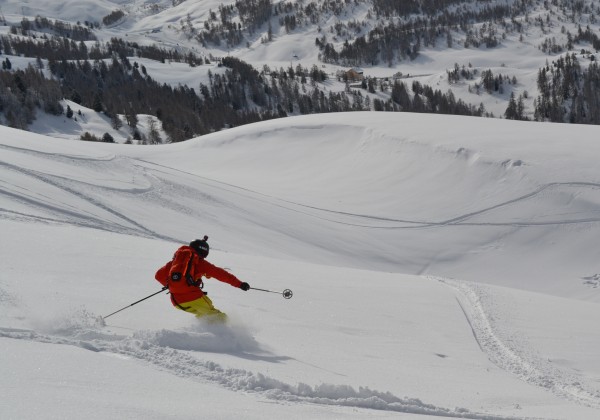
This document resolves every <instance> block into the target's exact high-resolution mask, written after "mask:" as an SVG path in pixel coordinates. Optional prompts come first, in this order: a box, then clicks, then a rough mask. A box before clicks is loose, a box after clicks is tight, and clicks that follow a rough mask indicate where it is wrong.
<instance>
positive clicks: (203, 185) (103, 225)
mask: <svg viewBox="0 0 600 420" xmlns="http://www.w3.org/2000/svg"><path fill="white" fill-rule="evenodd" d="M1 147H2V148H5V149H7V150H10V151H12V152H16V153H27V154H31V155H35V156H36V157H37V158H43V159H47V160H53V161H56V162H60V163H61V164H63V165H64V164H67V165H72V166H75V167H76V169H77V168H79V167H81V166H83V165H85V167H86V168H87V169H90V170H93V171H95V172H97V173H98V174H103V173H110V172H111V171H120V172H123V173H124V174H127V175H126V176H127V177H133V178H134V179H133V181H132V182H129V183H127V184H128V185H127V187H126V188H114V187H109V186H106V185H102V180H101V179H100V181H99V182H98V183H90V182H85V181H82V180H77V179H69V178H65V177H61V176H57V175H50V174H46V173H43V172H42V171H40V170H33V169H26V168H22V167H19V166H17V165H14V164H12V163H9V162H7V161H0V169H2V168H4V170H8V171H14V172H18V173H20V174H21V175H23V176H25V177H30V178H33V179H35V180H36V181H38V182H42V183H45V184H46V185H48V186H51V187H53V188H55V189H58V190H61V191H62V192H63V193H65V194H66V195H70V196H72V197H73V199H74V200H73V202H77V201H79V202H82V203H84V204H85V205H89V206H91V207H92V208H96V209H97V210H98V211H94V212H93V213H92V212H91V211H89V210H88V211H85V210H82V208H79V207H77V206H73V205H71V204H69V203H60V202H57V201H56V199H53V197H47V196H43V195H42V194H40V193H39V192H36V191H23V189H22V187H20V186H19V185H10V184H7V183H6V182H5V181H4V182H0V195H4V196H5V197H8V199H9V200H14V201H18V202H21V203H24V204H26V205H27V206H30V207H32V208H37V209H41V210H42V211H43V212H45V213H46V215H44V216H42V215H34V214H24V213H20V212H15V211H12V210H10V209H3V208H0V214H2V213H3V214H4V217H9V218H30V219H39V220H40V221H43V222H52V221H54V222H58V223H72V224H75V225H80V226H87V227H95V228H98V229H102V230H108V231H113V232H119V233H125V234H132V235H138V236H144V237H155V238H161V239H167V240H172V241H177V239H176V238H173V237H171V236H170V235H168V233H166V232H157V231H155V230H152V229H149V228H148V227H146V226H144V225H143V222H142V221H139V220H137V219H136V218H135V215H133V214H127V213H126V212H125V211H120V210H118V209H116V208H115V207H114V204H113V203H111V200H109V198H110V197H106V194H107V193H110V194H111V195H118V196H120V197H122V198H126V199H128V198H132V199H136V198H137V199H140V200H142V205H143V204H144V203H143V201H147V200H150V201H154V203H155V204H157V205H160V206H163V207H168V208H171V209H172V210H174V211H176V212H177V211H183V212H186V213H188V214H190V213H194V211H195V210H194V209H193V208H190V206H188V207H185V206H184V207H183V208H178V203H176V202H175V201H176V199H175V195H173V194H166V195H164V196H163V195H162V194H163V192H164V191H167V192H168V191H169V190H174V191H176V190H177V189H182V188H184V189H185V192H186V193H188V195H190V196H191V197H195V198H196V199H197V200H199V201H203V200H204V201H211V200H213V201H215V202H220V201H223V200H219V199H218V198H217V197H218V195H217V194H215V193H213V191H216V192H217V193H222V192H226V193H227V195H226V196H225V197H223V198H225V200H224V201H223V202H222V203H221V204H222V205H223V206H227V207H230V208H232V209H234V211H237V212H240V213H243V214H245V213H247V212H248V209H247V208H243V207H240V206H239V204H238V200H237V199H236V197H239V196H243V197H244V198H245V199H247V200H251V201H255V202H259V203H260V204H261V205H262V206H270V207H276V208H279V209H281V210H283V212H292V213H295V214H296V215H299V216H300V217H306V218H309V219H318V220H322V221H324V222H325V223H328V224H332V225H336V224H337V225H346V226H353V227H358V228H366V229H391V230H393V229H429V228H436V227H446V226H507V227H526V226H541V225H565V224H579V223H589V222H598V221H600V214H597V215H596V213H600V212H599V211H597V210H587V211H586V212H585V213H586V214H585V217H580V216H577V215H573V216H572V217H566V218H565V217H563V218H559V217H556V218H555V219H554V220H541V221H535V220H523V221H519V220H508V221H501V220H500V221H498V220H495V221H471V219H473V218H475V217H477V216H485V215H486V214H488V213H491V212H493V211H495V210H500V209H502V208H505V207H508V206H512V205H516V204H518V203H520V202H523V201H525V200H529V199H532V198H535V197H536V196H539V195H541V194H543V193H546V192H550V191H553V192H557V193H560V192H562V191H565V190H566V189H570V188H580V189H581V188H584V189H587V190H591V191H593V193H594V194H595V193H596V192H597V193H599V195H600V184H597V183H591V182H555V183H549V184H546V185H542V186H540V187H538V188H537V189H536V190H535V191H532V192H530V193H528V194H524V195H521V196H519V197H516V198H513V199H510V200H506V201H503V202H500V203H498V204H495V205H492V206H488V207H486V208H482V209H479V210H476V211H473V212H470V213H466V214H462V215H458V216H455V217H452V218H449V219H446V220H438V221H435V220H409V219H401V218H393V217H387V216H378V215H369V214H360V213H352V212H344V211H337V210H331V209H327V208H322V207H317V206H312V205H307V204H303V203H299V202H294V201H290V200H285V199H281V198H278V197H275V196H271V195H267V194H263V193H260V192H257V191H253V190H251V189H247V188H243V187H239V186H236V185H232V184H228V183H224V182H220V181H217V180H214V179H210V178H207V177H203V176H200V175H195V174H191V173H188V172H185V171H181V170H179V169H176V168H172V167H168V166H164V165H160V164H156V163H151V162H148V161H144V160H141V159H133V158H128V157H117V156H102V157H97V158H90V157H80V156H67V155H60V154H52V153H44V152H37V151H33V150H27V149H20V148H14V147H9V146H1ZM74 173H75V174H77V172H76V171H74ZM171 177H184V178H187V179H188V180H189V181H190V183H191V185H189V184H188V185H179V184H177V183H176V181H168V178H171ZM2 184H4V185H2ZM192 185H193V187H192ZM228 197H230V198H229V199H228ZM599 201H600V200H599ZM108 216H110V217H111V218H112V220H109V219H108ZM562 216H564V215H562ZM495 219H498V217H497V215H496V217H495ZM116 220H119V221H118V222H117V221H116ZM307 222H308V221H307Z"/></svg>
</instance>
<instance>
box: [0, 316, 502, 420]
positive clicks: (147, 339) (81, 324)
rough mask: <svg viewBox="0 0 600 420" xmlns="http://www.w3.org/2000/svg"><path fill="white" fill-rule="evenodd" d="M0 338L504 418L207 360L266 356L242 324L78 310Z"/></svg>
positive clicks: (309, 395)
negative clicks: (108, 319) (133, 320)
mask: <svg viewBox="0 0 600 420" xmlns="http://www.w3.org/2000/svg"><path fill="white" fill-rule="evenodd" d="M0 337H5V338H11V339H20V340H30V341H35V342H39V343H47V344H53V345H69V346H77V347H80V348H83V349H86V350H90V351H94V352H108V353H114V354H118V355H122V356H127V357H130V358H133V359H137V360H140V361H143V362H145V363H148V364H150V365H153V366H155V367H157V368H159V369H161V370H165V371H168V372H171V373H173V374H175V375H177V376H180V377H183V378H187V379H189V380H195V381H204V382H209V383H213V384H215V385H218V386H221V387H225V388H227V389H230V390H234V391H243V392H250V393H256V394H260V395H263V396H264V397H266V398H268V399H272V400H279V401H288V402H295V403H312V404H321V405H332V406H340V407H360V408H364V409H373V410H384V411H391V412H400V413H412V414H420V415H429V416H442V417H454V418H467V419H483V420H503V419H513V417H503V416H495V415H486V414H480V413H474V412H471V411H469V410H467V409H464V408H454V409H447V408H443V407H438V406H435V405H432V404H427V403H425V402H423V401H421V400H420V399H418V398H406V397H404V398H401V397H397V396H395V395H393V394H392V393H390V392H380V391H376V390H372V389H370V388H368V387H359V388H358V389H355V388H354V387H351V386H347V385H334V384H327V383H322V384H319V385H315V386H311V385H308V384H305V383H298V384H289V383H285V382H283V381H280V380H277V379H274V378H272V377H269V376H268V375H265V374H263V373H254V372H250V371H248V370H245V369H234V368H226V367H224V366H221V365H220V364H218V363H215V362H213V361H211V360H210V353H211V352H220V353H230V354H233V355H237V356H238V357H255V358H260V357H265V358H268V357H269V355H266V354H265V352H264V351H262V350H261V346H260V344H259V343H257V342H256V341H255V340H254V338H253V337H252V336H251V335H249V334H248V333H247V332H246V331H245V330H244V329H243V327H242V326H240V325H238V326H233V327H230V326H219V325H205V324H200V325H199V326H198V327H197V328H195V329H194V330H193V331H172V330H165V329H162V330H158V331H150V330H145V331H136V332H134V333H133V334H132V335H119V334H113V333H108V332H104V331H103V326H102V322H101V321H100V320H99V318H97V317H95V316H94V315H93V314H91V313H89V312H87V311H85V310H81V311H78V312H77V313H76V314H73V317H70V318H69V319H66V318H63V319H60V320H59V319H55V320H52V321H51V322H50V321H49V322H48V323H47V324H46V325H45V326H41V329H40V331H35V330H28V329H19V328H5V327H0Z"/></svg>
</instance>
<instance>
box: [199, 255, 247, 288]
mask: <svg viewBox="0 0 600 420" xmlns="http://www.w3.org/2000/svg"><path fill="white" fill-rule="evenodd" d="M202 263H203V267H202V269H203V270H204V272H205V273H206V277H209V278H210V277H214V278H215V279H217V280H219V281H222V282H224V283H228V284H231V285H232V286H233V287H240V286H241V285H242V281H241V280H239V279H238V278H237V277H236V276H234V275H233V274H231V273H230V272H228V271H225V270H223V269H222V268H220V267H217V266H216V265H213V264H211V263H209V262H208V261H206V260H203V261H202Z"/></svg>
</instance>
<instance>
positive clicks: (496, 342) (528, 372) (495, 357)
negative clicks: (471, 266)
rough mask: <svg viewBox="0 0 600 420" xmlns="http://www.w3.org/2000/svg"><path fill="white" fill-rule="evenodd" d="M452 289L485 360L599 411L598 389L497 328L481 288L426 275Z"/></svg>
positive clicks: (487, 295)
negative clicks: (485, 357)
mask: <svg viewBox="0 0 600 420" xmlns="http://www.w3.org/2000/svg"><path fill="white" fill-rule="evenodd" d="M427 278H430V279H432V280H436V281H439V282H441V283H443V284H445V285H447V286H448V287H450V288H452V289H454V290H455V291H456V293H457V301H458V304H459V306H460V307H461V309H462V311H463V313H464V314H465V318H466V320H467V322H468V324H469V326H470V328H471V330H472V332H473V336H474V337H475V340H476V341H477V343H478V345H479V347H480V348H481V351H483V352H484V353H485V354H486V355H487V357H488V359H489V360H490V361H491V362H492V363H494V364H495V365H496V366H498V367H499V368H500V369H503V370H505V371H507V372H510V373H511V374H513V375H515V376H517V377H518V378H520V379H521V380H523V381H525V382H527V383H529V384H531V385H534V386H537V387H540V388H544V389H546V390H548V391H550V392H552V393H554V394H555V395H557V396H559V397H561V398H564V399H567V400H569V401H572V402H575V403H577V404H581V405H584V406H587V407H591V408H596V409H600V390H599V389H594V388H592V387H590V386H589V385H588V384H584V383H582V382H581V378H577V377H576V376H574V375H573V374H571V373H569V372H567V371H564V370H561V369H558V368H557V367H556V366H554V365H552V364H550V363H549V362H548V361H547V360H544V359H543V358H542V357H540V356H538V355H536V354H535V350H533V349H532V348H531V347H530V346H528V345H527V344H526V342H525V340H523V339H519V338H516V337H510V339H507V337H506V335H507V334H506V333H505V332H503V331H502V329H501V328H499V327H498V322H497V321H496V319H500V316H496V314H495V313H494V310H493V306H492V300H493V298H492V295H491V292H489V291H488V290H487V289H486V287H485V286H483V285H480V284H477V283H471V282H465V281H458V280H452V279H447V278H441V277H433V276H427ZM510 334H514V333H513V332H510Z"/></svg>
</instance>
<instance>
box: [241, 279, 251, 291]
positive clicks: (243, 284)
mask: <svg viewBox="0 0 600 420" xmlns="http://www.w3.org/2000/svg"><path fill="white" fill-rule="evenodd" d="M240 289H242V290H243V291H244V292H246V291H248V290H250V285H249V284H248V283H246V282H245V281H243V282H242V284H240Z"/></svg>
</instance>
